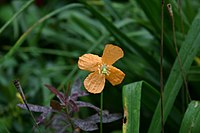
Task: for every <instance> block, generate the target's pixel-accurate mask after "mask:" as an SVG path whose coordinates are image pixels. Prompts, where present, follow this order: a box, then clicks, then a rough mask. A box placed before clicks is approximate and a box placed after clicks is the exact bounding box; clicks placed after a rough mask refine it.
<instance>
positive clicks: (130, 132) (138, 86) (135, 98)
mask: <svg viewBox="0 0 200 133" xmlns="http://www.w3.org/2000/svg"><path fill="white" fill-rule="evenodd" d="M141 90H142V82H136V83H132V84H129V85H126V86H124V87H123V107H124V122H123V133H139V127H140V104H141Z"/></svg>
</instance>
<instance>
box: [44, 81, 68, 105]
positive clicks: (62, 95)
mask: <svg viewBox="0 0 200 133" xmlns="http://www.w3.org/2000/svg"><path fill="white" fill-rule="evenodd" d="M45 86H46V87H47V88H48V89H49V90H50V91H51V92H52V93H54V94H55V95H56V96H57V98H58V99H59V100H60V102H61V103H62V104H64V105H65V104H66V99H65V96H64V94H63V93H61V92H59V91H58V90H57V89H56V88H54V87H53V86H51V85H45Z"/></svg>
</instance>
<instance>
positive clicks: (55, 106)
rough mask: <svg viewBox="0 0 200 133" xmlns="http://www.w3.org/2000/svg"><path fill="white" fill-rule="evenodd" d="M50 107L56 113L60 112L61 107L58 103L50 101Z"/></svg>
mask: <svg viewBox="0 0 200 133" xmlns="http://www.w3.org/2000/svg"><path fill="white" fill-rule="evenodd" d="M50 106H51V107H52V108H53V109H54V110H57V111H61V110H62V106H61V105H60V103H59V102H57V101H55V100H51V102H50Z"/></svg>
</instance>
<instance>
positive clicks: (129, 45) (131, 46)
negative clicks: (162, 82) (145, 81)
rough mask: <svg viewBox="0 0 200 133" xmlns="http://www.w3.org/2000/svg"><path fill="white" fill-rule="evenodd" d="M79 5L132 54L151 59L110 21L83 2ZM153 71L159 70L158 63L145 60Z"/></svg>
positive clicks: (152, 59) (152, 60)
mask: <svg viewBox="0 0 200 133" xmlns="http://www.w3.org/2000/svg"><path fill="white" fill-rule="evenodd" d="M80 1H81V3H83V4H84V5H85V7H86V8H87V9H88V10H89V11H90V12H91V13H93V14H94V16H95V17H96V18H97V19H98V20H99V21H100V22H101V23H102V24H103V25H104V26H105V27H106V28H107V30H108V31H110V33H111V34H112V35H113V36H114V37H115V38H116V39H117V40H118V41H119V42H120V43H121V45H124V46H125V47H127V49H128V50H130V51H131V52H132V53H133V54H136V55H138V56H140V57H143V59H148V58H149V57H152V56H151V55H150V54H149V53H148V52H147V51H146V50H144V49H143V48H142V47H141V46H139V45H138V44H137V43H136V42H134V41H132V40H131V39H130V38H129V37H128V36H127V35H126V34H124V33H123V32H121V30H120V29H118V28H117V27H116V26H115V25H114V24H113V23H112V22H111V21H109V20H107V18H105V17H104V16H103V15H102V14H101V13H100V12H99V11H97V10H96V9H95V8H93V7H92V6H90V5H88V4H87V3H86V2H85V1H83V0H80ZM146 61H147V62H148V63H149V64H150V65H151V66H152V67H153V68H154V69H156V70H157V69H159V68H158V66H159V64H158V62H157V61H156V60H155V59H154V58H153V57H152V58H151V60H146Z"/></svg>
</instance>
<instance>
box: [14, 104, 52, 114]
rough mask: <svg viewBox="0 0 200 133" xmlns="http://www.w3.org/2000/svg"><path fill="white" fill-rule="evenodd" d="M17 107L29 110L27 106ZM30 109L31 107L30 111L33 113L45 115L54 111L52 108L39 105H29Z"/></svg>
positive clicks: (20, 105) (19, 105)
mask: <svg viewBox="0 0 200 133" xmlns="http://www.w3.org/2000/svg"><path fill="white" fill-rule="evenodd" d="M17 106H18V107H20V108H22V109H26V110H27V108H26V106H25V104H17ZM28 107H29V109H30V111H33V112H44V113H47V112H51V111H52V108H51V107H45V106H39V105H33V104H28Z"/></svg>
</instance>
